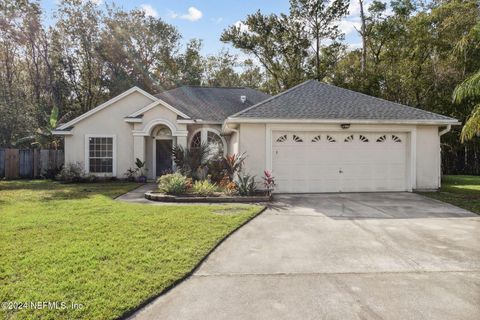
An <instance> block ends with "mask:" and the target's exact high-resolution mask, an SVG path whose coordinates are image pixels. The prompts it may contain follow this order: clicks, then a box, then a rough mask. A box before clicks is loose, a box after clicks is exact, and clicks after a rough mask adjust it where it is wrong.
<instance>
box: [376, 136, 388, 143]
mask: <svg viewBox="0 0 480 320" xmlns="http://www.w3.org/2000/svg"><path fill="white" fill-rule="evenodd" d="M385 141H387V137H386V136H385V135H383V136H380V137H378V139H377V142H385Z"/></svg>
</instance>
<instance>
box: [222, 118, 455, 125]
mask: <svg viewBox="0 0 480 320" xmlns="http://www.w3.org/2000/svg"><path fill="white" fill-rule="evenodd" d="M225 123H312V124H337V123H351V124H400V125H402V124H403V125H405V124H410V125H437V126H438V125H460V124H461V123H460V122H459V121H457V120H456V119H452V120H402V119H398V120H363V119H362V120H360V119H262V118H231V117H229V118H227V119H226V120H225Z"/></svg>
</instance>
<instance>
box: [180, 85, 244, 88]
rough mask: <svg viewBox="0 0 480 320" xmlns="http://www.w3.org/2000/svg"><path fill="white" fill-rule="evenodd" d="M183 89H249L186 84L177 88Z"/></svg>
mask: <svg viewBox="0 0 480 320" xmlns="http://www.w3.org/2000/svg"><path fill="white" fill-rule="evenodd" d="M181 87H190V88H207V89H247V88H248V87H245V86H203V85H192V84H186V85H182V86H180V87H177V88H181Z"/></svg>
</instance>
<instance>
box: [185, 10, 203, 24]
mask: <svg viewBox="0 0 480 320" xmlns="http://www.w3.org/2000/svg"><path fill="white" fill-rule="evenodd" d="M187 12H188V13H187V14H182V15H181V16H180V19H184V20H188V21H198V20H200V19H202V17H203V13H202V11H200V10H198V9H197V8H195V7H190V8H188V10H187Z"/></svg>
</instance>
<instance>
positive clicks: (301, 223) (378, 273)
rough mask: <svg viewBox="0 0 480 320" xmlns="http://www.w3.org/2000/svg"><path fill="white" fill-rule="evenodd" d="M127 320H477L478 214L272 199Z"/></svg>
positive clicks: (312, 198)
mask: <svg viewBox="0 0 480 320" xmlns="http://www.w3.org/2000/svg"><path fill="white" fill-rule="evenodd" d="M132 318H133V319H229V320H233V319H401V320H404V319H452V320H453V319H455V320H458V319H479V318H480V217H479V216H478V215H475V214H473V213H470V212H468V211H465V210H462V209H459V208H457V207H454V206H451V205H448V204H444V203H442V202H439V201H436V200H432V199H428V198H425V197H422V196H420V195H417V194H411V193H384V194H379V193H376V194H366V193H365V194H323V195H295V196H293V195H289V196H277V201H276V202H275V203H274V204H273V205H272V206H271V208H270V209H268V210H267V211H265V213H263V214H262V215H260V216H259V217H257V218H255V219H254V220H253V221H251V222H250V223H249V224H247V225H246V226H244V227H243V228H242V229H240V230H239V231H238V232H236V233H235V234H234V235H233V236H231V237H230V238H229V239H228V240H226V241H225V242H224V243H223V244H222V245H221V246H220V247H219V248H217V250H215V252H214V253H213V254H212V255H211V256H210V257H209V258H208V259H207V260H206V261H205V262H204V263H203V265H202V266H201V267H200V268H199V269H198V270H197V271H196V272H195V274H194V275H193V276H192V277H190V278H189V279H187V280H186V281H184V282H183V283H181V284H180V285H179V286H177V287H176V288H174V289H173V290H171V291H170V292H168V293H167V294H165V295H163V296H161V297H159V298H158V299H156V300H154V301H153V302H152V303H151V304H149V305H148V306H147V307H145V308H144V309H142V310H141V311H140V312H138V313H137V314H135V315H134V316H133V317H132Z"/></svg>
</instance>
